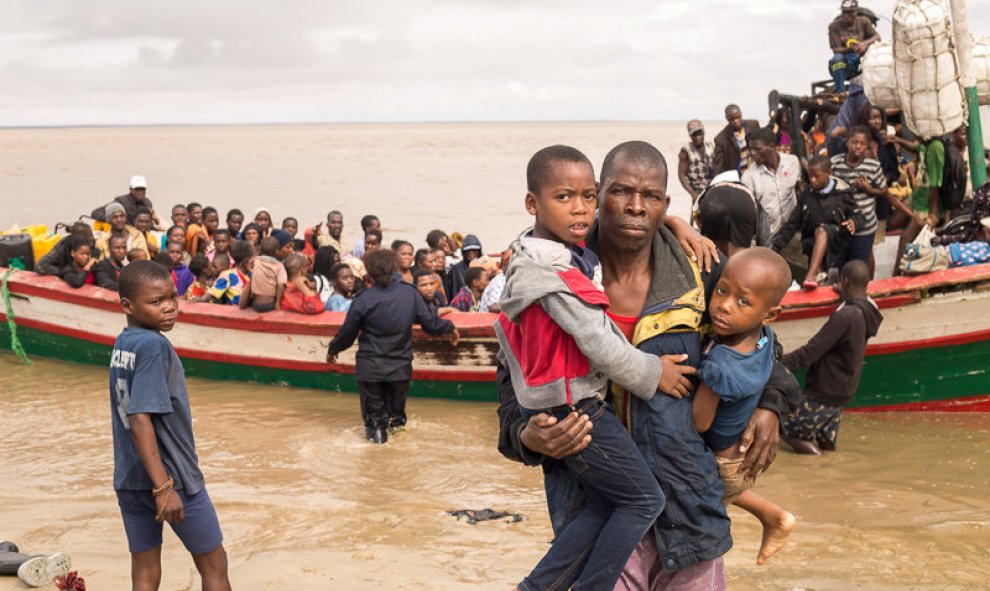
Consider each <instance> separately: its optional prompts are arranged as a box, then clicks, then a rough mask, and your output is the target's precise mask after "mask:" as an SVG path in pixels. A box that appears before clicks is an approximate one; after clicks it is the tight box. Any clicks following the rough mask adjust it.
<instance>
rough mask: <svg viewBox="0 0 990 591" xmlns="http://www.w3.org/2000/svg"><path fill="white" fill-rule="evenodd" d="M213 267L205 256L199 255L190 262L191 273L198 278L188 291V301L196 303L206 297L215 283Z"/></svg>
mask: <svg viewBox="0 0 990 591" xmlns="http://www.w3.org/2000/svg"><path fill="white" fill-rule="evenodd" d="M213 271H214V269H213V265H211V264H210V261H209V260H208V259H207V258H206V257H205V256H203V255H201V254H198V255H196V256H194V257H193V258H192V260H191V261H189V272H190V273H192V274H193V277H195V278H196V280H195V281H193V282H192V284H191V285H190V286H189V289H187V290H186V300H188V301H190V302H191V301H195V300H196V299H198V298H201V297H203V296H204V295H206V290H207V289H209V288H210V285H211V284H212V283H213V278H214V276H215V275H214V274H213Z"/></svg>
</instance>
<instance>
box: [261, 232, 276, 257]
mask: <svg viewBox="0 0 990 591" xmlns="http://www.w3.org/2000/svg"><path fill="white" fill-rule="evenodd" d="M276 252H278V238H276V237H274V236H265V237H264V238H262V239H261V254H263V255H265V256H270V257H273V256H275V253H276Z"/></svg>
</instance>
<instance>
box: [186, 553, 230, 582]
mask: <svg viewBox="0 0 990 591" xmlns="http://www.w3.org/2000/svg"><path fill="white" fill-rule="evenodd" d="M193 562H195V563H196V570H198V571H199V576H200V578H202V579H203V591H230V580H229V579H228V578H227V552H226V551H225V550H224V549H223V545H222V544H221V545H220V546H217V547H216V549H215V550H213V551H211V552H207V553H206V554H199V555H194V556H193Z"/></svg>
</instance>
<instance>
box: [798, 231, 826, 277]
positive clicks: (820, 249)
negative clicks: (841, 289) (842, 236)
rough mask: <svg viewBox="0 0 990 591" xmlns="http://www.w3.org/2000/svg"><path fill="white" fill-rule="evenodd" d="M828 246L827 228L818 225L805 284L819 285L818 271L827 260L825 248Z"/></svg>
mask: <svg viewBox="0 0 990 591" xmlns="http://www.w3.org/2000/svg"><path fill="white" fill-rule="evenodd" d="M826 248H828V234H827V233H826V232H825V228H822V227H821V226H818V227H817V228H815V245H814V247H812V249H811V257H810V258H809V259H808V274H807V275H805V276H804V285H805V286H811V285H812V284H814V285H818V280H817V277H818V272H819V270H820V269H821V267H822V261H823V260H825V249H826Z"/></svg>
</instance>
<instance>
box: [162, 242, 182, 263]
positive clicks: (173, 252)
mask: <svg viewBox="0 0 990 591" xmlns="http://www.w3.org/2000/svg"><path fill="white" fill-rule="evenodd" d="M165 252H167V253H168V258H169V259H171V260H172V267H175V266H176V265H178V264H180V263H181V262H182V245H181V244H179V243H178V242H169V243H168V245H167V246H166V247H165Z"/></svg>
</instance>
